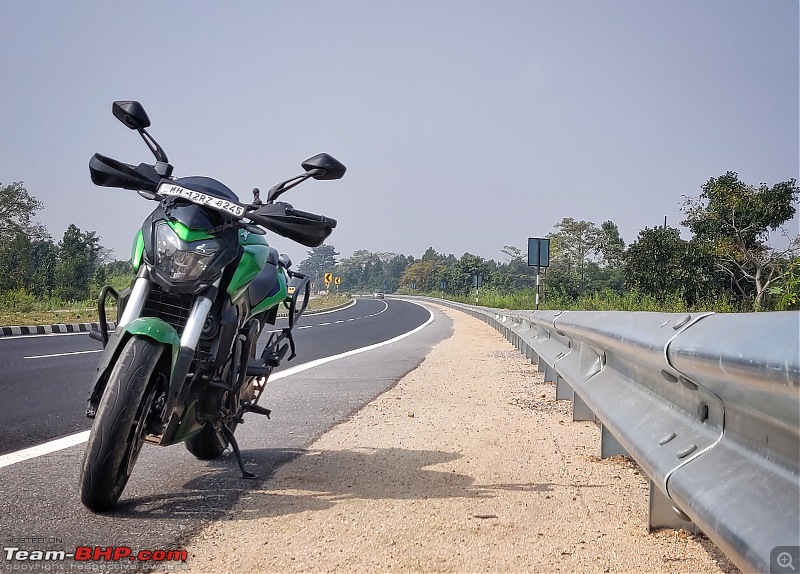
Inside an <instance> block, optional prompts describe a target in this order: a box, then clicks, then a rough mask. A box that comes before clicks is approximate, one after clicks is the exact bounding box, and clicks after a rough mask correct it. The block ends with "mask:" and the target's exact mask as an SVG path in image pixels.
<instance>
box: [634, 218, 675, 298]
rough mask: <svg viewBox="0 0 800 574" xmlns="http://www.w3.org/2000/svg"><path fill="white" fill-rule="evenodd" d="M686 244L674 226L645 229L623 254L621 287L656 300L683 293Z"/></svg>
mask: <svg viewBox="0 0 800 574" xmlns="http://www.w3.org/2000/svg"><path fill="white" fill-rule="evenodd" d="M687 250H688V242H687V241H685V240H683V239H681V233H680V231H679V230H678V229H675V228H674V227H654V228H652V229H651V228H649V227H645V228H644V229H643V230H641V231H640V232H639V237H637V239H636V241H634V242H633V243H631V244H630V246H629V247H628V250H627V251H626V253H625V263H626V265H625V285H626V286H627V287H629V288H631V289H635V290H637V291H640V292H642V293H645V294H648V295H653V296H655V297H657V298H660V299H666V298H667V297H669V296H671V295H674V294H676V293H681V294H682V293H683V283H684V272H683V260H684V256H685V254H686V252H687Z"/></svg>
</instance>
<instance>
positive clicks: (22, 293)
mask: <svg viewBox="0 0 800 574" xmlns="http://www.w3.org/2000/svg"><path fill="white" fill-rule="evenodd" d="M43 207H44V206H43V204H42V202H40V201H39V200H37V199H36V198H35V197H34V196H32V195H31V194H30V193H29V192H28V191H27V190H26V189H25V187H24V185H23V184H22V182H14V183H11V184H9V185H5V186H4V185H2V183H0V295H2V296H3V297H2V301H3V303H4V305H5V306H14V305H15V304H16V303H19V302H25V301H30V300H31V299H36V300H40V301H41V300H48V301H53V302H54V303H56V304H59V303H65V304H66V303H69V302H75V301H86V300H87V299H90V298H91V297H94V296H96V295H97V292H98V291H99V290H100V288H102V286H103V285H106V284H108V283H112V284H114V285H115V286H116V287H123V286H127V284H128V283H129V282H130V279H131V277H132V273H133V270H132V267H131V265H130V262H128V261H111V260H110V258H109V256H108V250H107V249H105V248H104V247H103V246H102V245H101V244H100V238H99V237H98V236H97V234H96V233H95V232H94V231H82V230H80V229H79V228H78V227H77V226H75V225H74V224H70V225H69V227H67V230H66V231H65V232H64V235H63V236H62V238H61V239H60V240H59V241H57V242H56V241H55V240H54V239H53V238H52V237H51V236H50V235H49V234H48V233H47V231H46V230H45V228H44V227H43V226H42V225H40V224H38V223H37V222H36V221H35V220H34V217H35V215H36V213H37V212H38V211H39V210H40V209H42V208H43Z"/></svg>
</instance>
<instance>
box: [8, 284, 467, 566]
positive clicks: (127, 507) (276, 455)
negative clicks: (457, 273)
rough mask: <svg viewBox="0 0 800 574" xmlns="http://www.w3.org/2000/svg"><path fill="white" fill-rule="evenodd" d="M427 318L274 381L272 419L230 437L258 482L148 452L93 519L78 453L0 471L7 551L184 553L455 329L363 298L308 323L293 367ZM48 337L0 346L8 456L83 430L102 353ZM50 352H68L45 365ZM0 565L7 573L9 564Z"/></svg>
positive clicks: (445, 321) (268, 401) (268, 398)
mask: <svg viewBox="0 0 800 574" xmlns="http://www.w3.org/2000/svg"><path fill="white" fill-rule="evenodd" d="M431 313H433V316H434V321H433V322H432V323H430V324H429V325H427V326H425V327H424V328H422V329H420V330H419V331H417V332H415V333H413V334H412V335H411V336H408V337H405V338H403V339H400V340H396V341H394V342H391V343H389V344H386V345H383V346H379V347H377V348H374V349H371V350H368V351H366V352H362V353H359V354H353V355H350V356H345V357H342V358H338V359H336V360H332V361H330V362H327V363H325V364H321V365H318V366H314V367H313V368H308V369H307V370H302V371H301V372H296V373H294V374H289V375H287V376H281V377H278V376H276V377H275V379H274V380H271V381H270V382H269V383H268V386H267V391H266V394H265V397H264V398H263V399H262V401H261V402H262V404H264V406H267V407H268V408H270V409H272V411H273V415H272V419H271V420H267V419H266V418H264V417H259V416H254V415H250V416H248V417H246V418H245V424H244V425H242V426H240V428H239V429H238V430H237V438H238V439H239V444H240V446H241V448H242V454H243V457H244V460H245V464H246V465H247V468H248V470H250V471H251V472H254V473H256V474H258V475H259V477H258V478H257V479H255V480H242V479H241V478H240V475H239V470H238V467H237V465H236V461H235V458H234V457H233V456H232V455H231V454H229V453H225V454H224V455H223V456H222V457H220V458H219V459H217V460H215V461H199V460H196V459H195V458H194V457H192V456H191V455H190V454H189V453H188V452H187V451H186V450H185V449H184V448H183V446H182V445H174V446H172V447H167V448H160V447H155V446H150V445H145V448H144V449H143V451H142V454H141V455H140V457H139V461H138V462H137V465H136V469H135V471H134V473H133V476H132V477H131V480H130V482H129V483H128V487H127V489H126V491H125V493H124V494H123V497H122V499H121V501H120V505H119V507H118V509H117V510H116V511H115V512H113V513H110V514H105V515H95V514H92V513H91V512H89V511H88V510H86V509H85V508H84V507H83V506H82V505H81V503H80V500H79V496H78V475H79V471H80V464H81V461H82V457H83V450H84V447H85V444H80V445H77V446H73V447H70V448H67V449H64V450H60V451H58V452H54V453H52V454H47V455H44V456H41V457H38V458H34V459H30V460H26V461H23V462H20V463H17V464H13V465H11V466H6V467H4V468H0V539H2V542H3V545H2V546H3V548H5V547H9V546H15V547H19V548H21V549H24V550H30V551H33V550H42V551H47V550H65V551H67V552H71V551H73V550H74V548H75V547H77V546H103V547H107V546H130V547H132V548H134V550H137V549H151V550H153V549H172V548H180V547H181V546H182V545H183V543H184V541H185V540H186V539H187V538H188V537H190V536H191V534H192V533H193V532H195V531H196V530H197V529H198V528H200V527H201V526H202V525H203V524H204V523H206V522H207V521H209V520H214V519H224V518H226V517H229V516H230V517H231V518H233V516H231V515H230V512H231V511H230V509H231V508H232V505H233V504H234V503H235V502H236V501H237V500H238V499H240V498H245V499H246V498H247V496H248V493H249V492H251V491H254V490H258V489H260V488H262V486H263V485H264V483H265V481H268V480H269V478H270V476H271V474H272V473H273V472H274V470H275V468H276V467H278V466H279V465H281V464H283V463H285V462H287V461H289V460H291V459H292V458H293V457H295V456H297V454H299V453H300V452H302V449H303V448H305V447H306V446H308V445H309V444H310V443H311V442H312V441H313V440H314V438H316V437H317V436H319V435H320V434H322V433H323V432H325V431H326V430H327V429H329V428H330V427H331V426H332V425H334V424H336V423H338V422H340V421H342V420H344V419H345V418H347V416H349V415H350V414H351V413H352V412H354V411H355V410H357V409H358V408H360V407H361V406H362V405H363V404H365V403H366V402H368V401H370V400H371V399H372V398H374V397H375V396H377V395H378V394H380V393H381V392H383V391H384V390H386V389H387V388H389V387H390V386H392V385H393V384H394V383H395V382H396V381H397V380H399V379H400V378H401V377H402V376H403V375H404V374H405V373H407V372H408V371H410V370H412V369H413V368H415V367H416V366H417V365H418V364H419V363H420V362H421V361H422V360H423V359H424V357H425V355H427V353H428V352H429V350H430V348H431V347H432V346H433V345H434V344H436V343H437V342H438V341H440V340H442V339H443V338H446V337H447V336H449V334H450V333H451V331H452V323H451V321H450V320H449V318H447V317H446V316H445V315H443V314H441V313H438V312H436V311H429V310H427V309H424V308H422V307H420V306H419V305H415V304H413V303H410V302H406V301H397V300H391V299H387V300H385V301H380V300H360V301H359V302H358V303H357V304H356V305H355V306H353V307H350V308H348V309H344V310H340V311H336V312H332V313H328V314H324V315H312V316H307V317H305V318H304V321H303V323H304V324H303V325H302V326H305V327H306V328H305V329H301V330H299V331H298V332H297V343H298V358H297V360H296V362H297V364H299V363H300V361H304V362H307V361H311V360H313V359H321V358H323V357H330V356H332V355H336V354H339V353H343V352H346V351H349V350H353V349H357V348H360V347H364V346H366V345H373V344H375V343H380V342H383V341H388V340H391V339H393V338H395V337H398V336H399V335H402V334H404V333H407V332H409V331H411V330H413V329H414V328H415V327H417V326H420V325H423V324H424V323H425V322H426V321H427V320H428V319H429V318H430V317H431ZM43 339H44V340H40V339H34V338H29V339H22V338H14V339H7V340H0V361H2V369H3V373H4V376H3V382H2V388H3V391H4V392H3V397H4V398H5V399H6V400H7V401H12V402H13V406H10V405H8V404H5V405H3V407H2V408H3V411H2V415H1V416H2V421H3V423H2V425H3V427H2V428H3V438H2V441H3V442H2V445H3V447H4V449H5V450H6V451H8V450H9V449H8V447H7V446H6V441H11V440H14V441H17V444H21V445H25V446H29V445H30V444H32V443H35V442H36V440H35V439H31V437H30V436H29V433H30V432H32V429H34V428H35V427H37V422H36V419H38V418H45V419H48V428H49V429H50V431H49V432H50V433H51V434H50V436H51V437H55V436H59V433H61V434H64V433H65V432H66V433H72V432H75V431H77V430H81V429H86V428H88V424H87V422H88V421H87V420H85V419H82V418H81V417H83V410H84V408H85V403H84V398H85V396H84V395H85V393H86V391H87V388H86V387H87V384H88V383H87V380H88V377H89V376H90V375H91V372H92V370H93V369H94V364H95V362H96V360H97V358H98V357H99V355H98V354H97V353H87V352H85V351H92V350H95V349H96V348H97V347H96V344H95V343H94V342H93V341H91V340H89V339H88V337H85V336H79V335H72V336H66V337H62V338H59V337H57V336H49V337H45V338H43ZM57 353H75V354H69V355H61V356H59V357H44V356H43V355H53V354H57ZM301 356H302V359H301ZM25 357H39V358H37V359H33V358H25ZM293 362H294V361H293ZM292 366H294V365H291V364H290V365H289V367H292ZM284 375H286V374H285V373H284ZM73 395H77V398H76V399H75V400H71V399H72V398H73ZM4 402H5V401H4ZM25 409H28V410H27V412H26V410H25ZM6 417H13V420H14V421H16V422H14V423H8V422H7V420H6ZM49 419H55V420H54V422H52V423H50V422H49ZM40 422H41V421H40ZM42 424H43V423H42ZM58 429H61V430H58ZM39 434H43V433H39ZM12 450H13V449H12ZM236 518H239V519H243V518H247V517H246V516H240V515H239V516H236ZM268 535H269V534H268V533H265V536H268ZM0 564H2V565H3V566H4V567H9V566H11V563H10V562H8V561H6V560H5V556H4V557H3V559H2V560H0ZM73 564H74V563H73ZM137 564H138V563H137ZM131 566H132V565H131ZM140 566H141V564H140ZM66 567H67V568H69V567H70V566H69V565H67V566H66Z"/></svg>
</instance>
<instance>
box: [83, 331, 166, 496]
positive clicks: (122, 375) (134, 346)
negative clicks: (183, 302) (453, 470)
mask: <svg viewBox="0 0 800 574" xmlns="http://www.w3.org/2000/svg"><path fill="white" fill-rule="evenodd" d="M163 350H164V346H163V345H162V344H161V343H158V342H157V341H154V340H152V339H149V338H146V337H138V336H134V337H131V338H130V339H129V340H128V342H127V343H126V344H125V346H124V348H123V349H122V352H121V353H120V355H119V358H118V360H117V363H116V364H115V365H114V368H113V370H112V371H111V375H110V377H109V380H108V384H107V386H106V389H105V392H104V393H103V397H102V399H100V404H99V406H98V408H97V414H96V415H95V419H94V424H93V425H92V430H91V433H90V434H89V441H88V443H87V444H86V453H85V455H84V459H83V467H82V468H81V478H80V490H81V501H82V502H83V504H84V506H86V507H87V508H88V509H89V510H91V511H92V512H103V511H106V510H109V509H111V508H112V507H113V506H114V505H115V504H116V503H117V501H118V500H119V497H120V496H121V495H122V491H123V490H124V489H125V485H126V484H127V483H128V479H129V478H130V476H131V472H132V471H133V466H134V464H135V463H136V459H137V458H138V456H139V452H140V451H141V449H142V445H143V444H144V437H145V430H146V427H147V417H148V414H149V413H150V410H151V407H152V406H153V403H154V402H155V399H156V397H157V396H158V394H159V393H160V392H163V385H164V383H165V381H166V376H165V375H164V374H163V373H159V372H157V369H156V366H157V365H158V361H159V358H160V357H161V353H162V352H163Z"/></svg>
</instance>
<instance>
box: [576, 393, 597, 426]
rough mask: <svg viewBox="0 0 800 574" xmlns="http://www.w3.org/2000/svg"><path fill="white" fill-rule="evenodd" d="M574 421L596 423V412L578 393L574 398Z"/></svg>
mask: <svg viewBox="0 0 800 574" xmlns="http://www.w3.org/2000/svg"><path fill="white" fill-rule="evenodd" d="M572 420H573V421H592V422H594V420H595V416H594V411H593V410H592V409H591V408H590V407H589V405H587V404H586V402H585V401H584V400H583V399H582V398H581V396H580V395H579V394H578V393H574V396H573V398H572Z"/></svg>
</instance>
